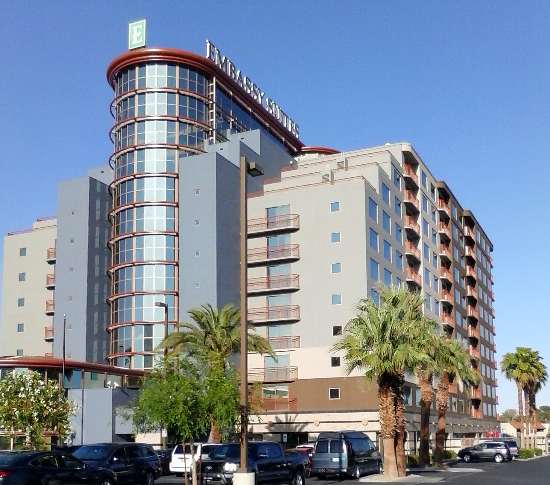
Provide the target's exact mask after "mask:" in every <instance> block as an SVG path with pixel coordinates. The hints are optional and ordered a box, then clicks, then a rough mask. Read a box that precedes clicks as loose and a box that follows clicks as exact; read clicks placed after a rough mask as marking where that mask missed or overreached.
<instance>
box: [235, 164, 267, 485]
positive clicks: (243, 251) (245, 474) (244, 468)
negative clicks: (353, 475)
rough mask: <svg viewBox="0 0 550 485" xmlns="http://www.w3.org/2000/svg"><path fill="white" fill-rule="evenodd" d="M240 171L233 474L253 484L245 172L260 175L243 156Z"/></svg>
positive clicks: (240, 483)
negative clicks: (237, 422)
mask: <svg viewBox="0 0 550 485" xmlns="http://www.w3.org/2000/svg"><path fill="white" fill-rule="evenodd" d="M239 172H240V233H241V241H240V242H241V244H240V265H241V268H240V325H241V327H240V331H241V332H240V333H241V335H240V337H241V355H240V381H241V382H240V408H241V436H240V442H241V443H240V444H241V461H240V468H239V471H238V472H237V473H236V474H235V477H234V482H236V483H235V485H254V473H250V472H249V470H248V435H247V432H248V301H247V293H248V289H247V280H248V272H247V237H248V234H247V232H248V215H247V212H248V211H247V202H248V201H247V197H246V194H247V175H251V176H252V177H257V176H259V175H263V172H262V170H261V168H260V167H259V166H258V165H257V164H256V163H255V162H249V161H248V160H247V159H246V157H245V156H241V157H240V160H239Z"/></svg>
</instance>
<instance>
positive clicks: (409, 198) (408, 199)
mask: <svg viewBox="0 0 550 485" xmlns="http://www.w3.org/2000/svg"><path fill="white" fill-rule="evenodd" d="M404 202H405V204H407V205H408V206H409V207H410V208H411V209H412V210H413V211H414V212H420V211H419V210H418V199H417V198H416V195H414V193H413V192H412V191H411V190H408V189H405V201H404Z"/></svg>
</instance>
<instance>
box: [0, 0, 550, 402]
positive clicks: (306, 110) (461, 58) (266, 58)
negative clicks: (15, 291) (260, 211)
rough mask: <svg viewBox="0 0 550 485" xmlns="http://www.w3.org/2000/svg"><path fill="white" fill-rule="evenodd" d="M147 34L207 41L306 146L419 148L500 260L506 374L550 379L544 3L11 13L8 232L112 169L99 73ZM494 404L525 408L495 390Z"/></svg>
mask: <svg viewBox="0 0 550 485" xmlns="http://www.w3.org/2000/svg"><path fill="white" fill-rule="evenodd" d="M141 17H146V18H147V19H148V27H149V32H148V44H149V45H150V46H169V47H179V48H183V49H187V50H193V51H196V52H199V53H203V52H204V40H205V39H206V38H210V39H211V40H212V41H214V42H215V43H216V45H218V47H220V48H222V49H223V50H224V51H225V52H226V53H227V55H229V56H230V57H231V58H232V59H233V60H234V61H235V62H236V63H237V64H238V65H239V66H240V67H241V68H242V69H243V70H244V71H245V72H247V73H248V74H249V75H250V77H252V79H254V80H255V81H256V82H257V83H258V84H260V85H261V86H262V87H263V88H264V90H265V91H266V92H267V93H269V94H270V95H271V96H272V97H274V98H275V99H276V100H277V101H278V102H279V103H280V104H281V106H282V107H283V108H284V109H286V111H287V112H288V113H289V114H290V115H291V116H292V117H293V118H294V119H296V120H297V121H298V122H299V124H300V126H301V134H302V138H303V140H304V141H305V142H306V143H307V144H310V145H316V144H320V145H327V146H334V147H337V148H339V149H342V150H347V149H353V148H361V147H367V146H370V145H378V144H382V143H385V142H391V141H402V140H407V141H410V142H412V143H413V144H414V146H415V147H416V149H417V151H418V152H419V153H420V154H421V156H422V157H423V159H424V160H425V161H426V162H427V163H428V164H429V165H430V167H431V168H432V171H433V173H434V174H435V175H436V176H437V177H439V178H442V179H445V180H446V181H447V182H448V183H449V185H450V186H451V187H452V189H453V191H454V192H455V194H456V195H457V196H458V197H459V198H460V200H461V201H462V202H463V204H464V205H465V206H466V207H469V208H471V209H472V210H473V211H474V213H475V214H476V216H477V218H478V219H479V220H480V221H481V223H482V224H483V225H484V226H485V228H486V230H487V232H488V234H489V235H490V237H491V239H492V241H493V243H494V246H495V253H494V259H495V280H496V284H495V291H496V298H497V301H496V313H497V319H496V328H497V349H498V355H499V360H500V356H501V355H502V353H504V352H506V351H508V350H511V349H513V348H514V347H515V346H516V345H529V346H533V347H535V348H537V349H539V350H540V351H541V352H542V354H543V355H545V356H546V357H547V359H548V362H549V363H550V338H548V336H549V331H548V328H549V326H550V318H549V313H550V312H549V311H548V307H547V306H546V303H547V302H548V300H547V298H549V296H550V287H549V286H550V285H549V283H548V274H550V267H549V263H548V258H547V256H545V253H544V252H543V251H545V250H548V248H549V247H550V245H549V236H550V228H549V218H548V207H549V197H550V191H549V180H550V169H549V164H548V155H549V149H548V146H547V141H548V139H549V134H550V119H549V113H550V111H549V105H550V97H549V87H550V48H549V45H550V34H549V29H548V20H549V18H550V2H547V1H539V2H536V1H524V2H520V3H518V2H516V1H504V0H498V1H497V0H493V1H484V2H479V1H478V0H470V1H467V0H462V1H460V2H450V1H427V0H424V1H417V2H412V1H385V0H384V1H382V0H380V1H377V2H375V1H364V0H356V1H339V2H335V1H324V0H308V1H306V0H301V1H299V2H298V1H296V0H290V1H277V2H259V1H241V2H237V1H230V0H225V1H216V2H213V1H206V0H201V1H195V2H187V1H183V0H181V1H176V0H173V1H162V0H155V1H138V0H134V1H119V2H114V1H108V0H95V1H93V2H92V1H89V2H75V1H74V0H72V1H67V0H63V1H55V2H39V1H35V2H30V1H26V2H24V1H21V2H15V1H13V2H6V3H5V4H4V5H3V8H2V16H1V23H2V28H1V29H0V53H1V54H2V55H1V59H2V68H1V74H0V113H1V116H0V145H1V147H2V150H1V152H0V165H1V167H2V174H3V184H2V185H3V187H2V188H3V190H2V191H0V207H1V209H2V212H1V213H2V215H1V218H0V233H5V232H7V231H8V230H13V229H18V228H23V227H26V226H28V225H30V223H31V222H32V220H33V219H34V218H35V217H36V216H40V215H49V214H54V213H55V210H56V184H57V183H58V182H59V181H60V180H62V179H65V178H69V177H73V176H79V175H82V174H84V173H85V172H86V170H87V169H88V168H89V167H91V166H95V165H99V164H102V163H107V159H108V156H109V154H110V152H111V145H110V142H109V138H108V130H109V128H110V126H111V118H110V114H109V109H108V107H109V103H110V101H111V98H112V93H111V90H110V88H109V87H108V86H107V83H106V81H105V68H106V66H107V64H108V63H109V61H110V60H111V59H112V58H113V57H114V56H115V55H117V54H119V53H120V52H122V51H124V50H125V49H126V36H127V31H126V29H127V22H128V21H129V20H133V19H137V18H141ZM500 400H501V404H502V405H501V409H503V408H507V407H511V406H514V405H515V391H514V388H513V387H512V386H511V385H509V384H508V383H506V382H505V381H504V379H503V378H501V379H500ZM539 403H540V404H550V389H549V388H547V389H545V390H544V391H543V392H542V393H541V397H540V399H539Z"/></svg>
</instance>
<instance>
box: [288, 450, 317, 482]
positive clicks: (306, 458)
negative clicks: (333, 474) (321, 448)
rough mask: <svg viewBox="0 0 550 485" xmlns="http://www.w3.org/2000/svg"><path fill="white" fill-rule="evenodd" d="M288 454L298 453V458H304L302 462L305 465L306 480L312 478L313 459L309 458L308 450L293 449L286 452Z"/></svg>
mask: <svg viewBox="0 0 550 485" xmlns="http://www.w3.org/2000/svg"><path fill="white" fill-rule="evenodd" d="M286 452H287V454H288V453H297V454H298V456H300V457H301V458H302V461H303V463H304V469H305V472H306V478H309V477H310V476H311V457H310V456H309V453H308V450H307V449H304V448H291V449H289V450H286Z"/></svg>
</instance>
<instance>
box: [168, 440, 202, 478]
mask: <svg viewBox="0 0 550 485" xmlns="http://www.w3.org/2000/svg"><path fill="white" fill-rule="evenodd" d="M201 452H202V443H194V444H193V454H194V458H193V457H192V456H191V445H188V444H187V445H185V446H184V445H176V446H174V449H173V450H172V457H171V459H170V472H171V473H175V474H176V476H180V475H183V474H187V473H190V472H191V469H192V468H191V467H192V466H193V459H194V460H195V461H196V462H197V463H198V462H199V460H200V458H201Z"/></svg>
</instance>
